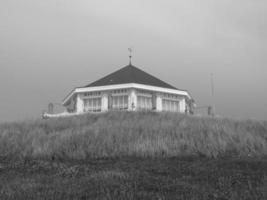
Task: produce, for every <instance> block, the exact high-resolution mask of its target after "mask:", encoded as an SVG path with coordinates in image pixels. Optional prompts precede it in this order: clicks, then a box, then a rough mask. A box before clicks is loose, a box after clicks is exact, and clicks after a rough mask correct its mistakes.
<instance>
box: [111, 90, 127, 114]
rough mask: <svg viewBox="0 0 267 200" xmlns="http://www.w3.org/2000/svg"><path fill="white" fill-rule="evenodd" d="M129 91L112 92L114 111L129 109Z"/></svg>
mask: <svg viewBox="0 0 267 200" xmlns="http://www.w3.org/2000/svg"><path fill="white" fill-rule="evenodd" d="M128 104H129V102H128V91H127V89H119V90H113V91H112V109H114V110H127V109H128V106H129V105H128Z"/></svg>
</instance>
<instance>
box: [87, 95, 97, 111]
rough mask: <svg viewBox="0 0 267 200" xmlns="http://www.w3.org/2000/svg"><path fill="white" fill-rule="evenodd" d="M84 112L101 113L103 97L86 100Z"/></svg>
mask: <svg viewBox="0 0 267 200" xmlns="http://www.w3.org/2000/svg"><path fill="white" fill-rule="evenodd" d="M84 110H85V111H87V112H100V111H101V97H92V98H88V99H84Z"/></svg>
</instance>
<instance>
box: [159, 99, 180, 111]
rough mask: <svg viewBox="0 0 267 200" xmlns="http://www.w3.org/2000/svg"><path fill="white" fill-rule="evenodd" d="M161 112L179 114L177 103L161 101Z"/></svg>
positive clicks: (168, 100) (166, 100)
mask: <svg viewBox="0 0 267 200" xmlns="http://www.w3.org/2000/svg"><path fill="white" fill-rule="evenodd" d="M162 110H163V111H169V112H179V101H177V100H176V101H175V100H170V99H162Z"/></svg>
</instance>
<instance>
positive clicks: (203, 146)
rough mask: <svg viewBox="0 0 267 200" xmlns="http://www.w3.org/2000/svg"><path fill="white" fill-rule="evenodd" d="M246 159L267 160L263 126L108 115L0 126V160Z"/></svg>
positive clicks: (146, 115)
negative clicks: (127, 157)
mask: <svg viewBox="0 0 267 200" xmlns="http://www.w3.org/2000/svg"><path fill="white" fill-rule="evenodd" d="M185 155H201V156H206V157H215V158H216V157H224V156H235V157H248V156H259V157H264V156H266V155H267V122H266V121H251V120H246V121H237V120H230V119H212V118H204V117H203V118H199V117H191V116H186V115H183V114H174V113H145V112H137V113H133V112H109V113H104V114H99V115H83V116H76V117H70V118H59V119H48V120H36V121H25V122H20V123H6V124H1V125H0V157H2V158H3V157H4V158H23V159H25V158H49V159H87V158H106V157H123V156H137V157H172V156H185Z"/></svg>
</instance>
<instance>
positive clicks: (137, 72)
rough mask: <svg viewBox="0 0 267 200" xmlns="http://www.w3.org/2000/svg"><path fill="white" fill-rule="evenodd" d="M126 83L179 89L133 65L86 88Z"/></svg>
mask: <svg viewBox="0 0 267 200" xmlns="http://www.w3.org/2000/svg"><path fill="white" fill-rule="evenodd" d="M125 83H139V84H144V85H151V86H157V87H163V88H170V89H177V88H175V87H173V86H172V85H170V84H168V83H165V82H164V81H162V80H160V79H158V78H156V77H154V76H152V75H150V74H148V73H146V72H144V71H142V70H141V69H138V68H137V67H135V66H133V65H131V64H130V65H127V66H126V67H123V68H121V69H119V70H117V71H115V72H113V73H111V74H109V75H107V76H105V77H103V78H101V79H99V80H97V81H95V82H93V83H90V84H89V85H86V86H85V87H94V86H105V85H115V84H125Z"/></svg>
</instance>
